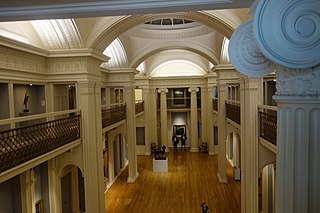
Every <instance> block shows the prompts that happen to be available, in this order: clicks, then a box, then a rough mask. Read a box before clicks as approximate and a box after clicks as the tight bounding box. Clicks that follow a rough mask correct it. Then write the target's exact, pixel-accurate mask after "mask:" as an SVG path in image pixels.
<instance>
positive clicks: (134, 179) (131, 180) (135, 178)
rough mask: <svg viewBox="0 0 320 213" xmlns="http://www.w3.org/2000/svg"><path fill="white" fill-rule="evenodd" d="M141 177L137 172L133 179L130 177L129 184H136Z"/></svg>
mask: <svg viewBox="0 0 320 213" xmlns="http://www.w3.org/2000/svg"><path fill="white" fill-rule="evenodd" d="M138 177H139V173H138V172H137V174H136V176H135V177H133V178H130V177H128V179H127V183H134V182H136V180H137V178H138Z"/></svg>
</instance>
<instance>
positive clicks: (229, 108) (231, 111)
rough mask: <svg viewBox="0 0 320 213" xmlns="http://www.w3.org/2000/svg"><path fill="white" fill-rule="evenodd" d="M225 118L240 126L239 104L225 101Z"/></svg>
mask: <svg viewBox="0 0 320 213" xmlns="http://www.w3.org/2000/svg"><path fill="white" fill-rule="evenodd" d="M226 117H227V118H229V119H231V120H232V121H234V122H236V123H237V124H239V125H240V124H241V120H240V104H238V103H236V101H234V102H231V101H226Z"/></svg>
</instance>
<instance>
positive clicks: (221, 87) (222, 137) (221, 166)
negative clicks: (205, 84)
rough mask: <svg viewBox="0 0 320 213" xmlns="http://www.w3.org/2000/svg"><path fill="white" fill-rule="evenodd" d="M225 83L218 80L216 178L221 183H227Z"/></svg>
mask: <svg viewBox="0 0 320 213" xmlns="http://www.w3.org/2000/svg"><path fill="white" fill-rule="evenodd" d="M226 90H227V85H226V83H225V82H224V81H220V80H218V112H219V114H218V128H219V129H218V141H219V144H218V146H219V147H218V148H219V149H218V150H219V156H218V174H217V175H218V178H219V181H220V182H221V183H227V181H228V180H227V174H226V173H227V167H226V98H227V91H226Z"/></svg>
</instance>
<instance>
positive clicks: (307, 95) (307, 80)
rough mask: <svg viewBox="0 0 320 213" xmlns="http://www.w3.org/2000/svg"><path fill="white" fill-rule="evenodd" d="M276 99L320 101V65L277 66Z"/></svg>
mask: <svg viewBox="0 0 320 213" xmlns="http://www.w3.org/2000/svg"><path fill="white" fill-rule="evenodd" d="M276 75H277V81H276V88H277V92H276V95H275V96H274V99H275V100H276V101H316V102H320V65H318V66H316V67H312V68H307V69H290V68H286V67H282V66H278V68H277V72H276Z"/></svg>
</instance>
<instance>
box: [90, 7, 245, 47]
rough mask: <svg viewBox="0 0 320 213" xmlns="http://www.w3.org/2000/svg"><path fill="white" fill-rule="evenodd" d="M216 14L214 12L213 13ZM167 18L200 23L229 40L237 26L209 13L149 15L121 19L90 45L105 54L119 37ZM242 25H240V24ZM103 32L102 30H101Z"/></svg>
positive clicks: (91, 40) (92, 39)
mask: <svg viewBox="0 0 320 213" xmlns="http://www.w3.org/2000/svg"><path fill="white" fill-rule="evenodd" d="M212 13H214V12H212ZM165 17H173V18H183V19H188V20H192V21H195V22H198V23H200V24H203V25H205V26H208V27H210V28H212V29H215V30H216V31H218V32H220V33H221V34H222V35H224V36H225V37H227V38H230V37H231V34H232V32H233V31H234V29H235V28H236V27H237V26H232V25H231V24H230V23H232V22H231V21H229V22H226V21H225V20H224V19H222V18H220V17H219V16H214V15H212V14H211V13H208V12H186V13H175V14H148V15H134V16H128V17H122V18H119V19H118V20H117V21H116V22H114V23H113V24H112V25H109V26H108V27H107V28H105V29H104V30H103V32H101V33H100V34H99V35H97V34H96V35H97V37H96V38H92V37H91V38H90V43H88V45H89V46H90V47H91V48H93V49H96V50H97V51H99V52H103V51H104V50H105V48H106V47H107V46H108V45H109V44H110V43H111V42H112V41H113V40H114V39H116V38H117V37H118V36H119V35H121V34H122V33H124V32H126V31H127V30H129V29H132V28H134V27H136V26H138V25H140V24H143V23H145V22H148V21H152V20H154V19H161V18H165ZM239 24H240V23H239ZM100 31H101V30H100Z"/></svg>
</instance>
